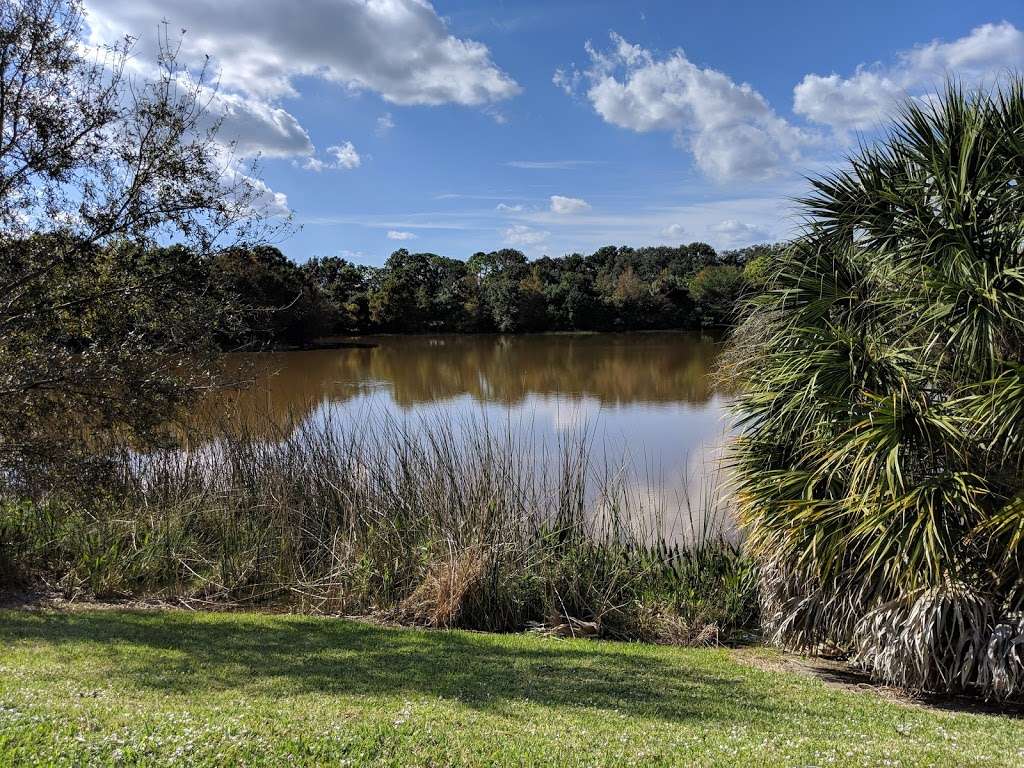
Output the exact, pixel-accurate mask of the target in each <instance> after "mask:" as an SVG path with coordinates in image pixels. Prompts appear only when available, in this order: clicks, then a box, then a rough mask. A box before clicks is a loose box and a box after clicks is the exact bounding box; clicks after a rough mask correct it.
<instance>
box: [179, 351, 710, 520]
mask: <svg viewBox="0 0 1024 768" xmlns="http://www.w3.org/2000/svg"><path fill="white" fill-rule="evenodd" d="M361 341H362V342H365V343H367V344H373V345H374V346H366V347H361V348H343V349H330V350H316V351H303V352H281V353H268V354H259V355H244V356H236V357H233V358H229V359H228V360H227V361H226V365H227V366H228V370H229V371H231V372H232V373H233V374H234V375H236V376H237V377H238V378H239V380H243V379H244V380H248V381H249V382H250V384H249V385H248V386H245V387H241V388H238V389H234V390H230V391H226V392H221V393H218V394H217V395H215V396H211V397H210V398H208V399H207V400H206V401H205V402H204V403H203V404H202V405H201V407H200V408H198V409H197V411H196V412H195V413H194V414H192V416H193V419H191V421H193V422H194V423H193V424H192V431H193V434H195V432H196V429H197V428H198V431H199V432H202V427H203V425H204V424H205V425H209V424H213V423H217V422H220V421H221V420H222V419H223V418H224V417H228V418H229V419H230V420H231V421H233V422H235V423H236V424H241V425H243V426H245V427H246V428H247V429H248V430H250V431H251V432H252V433H253V434H255V435H256V436H257V437H261V438H263V439H268V440H273V439H280V438H282V437H285V436H287V435H288V434H290V433H292V432H293V430H294V429H295V428H296V427H297V426H298V425H300V424H304V423H305V424H320V423H321V422H325V423H326V422H330V423H331V424H337V425H339V426H340V427H343V428H344V427H347V426H349V425H351V424H353V423H367V420H368V419H369V418H371V416H370V414H371V413H372V414H373V415H374V416H381V415H384V416H387V417H389V418H397V419H400V420H406V421H408V420H416V419H421V418H427V419H429V418H435V417H440V418H444V419H449V420H454V421H465V420H466V419H480V418H483V419H485V420H487V421H488V422H490V423H496V422H504V423H506V424H508V423H513V424H515V425H518V426H516V429H519V430H524V429H528V430H529V431H530V432H531V433H532V436H533V439H535V440H537V441H538V444H540V445H547V446H550V445H552V444H553V443H554V442H556V441H557V440H558V438H559V436H560V435H564V434H566V433H567V431H570V430H576V431H578V430H580V429H586V430H587V431H588V433H589V434H590V435H591V437H592V439H593V442H594V444H595V446H596V447H597V449H598V452H599V453H602V454H604V455H605V456H607V457H610V461H612V462H613V463H614V462H621V463H624V464H625V465H627V466H628V468H629V471H630V472H632V474H633V480H632V491H633V492H635V494H636V495H637V498H638V501H643V502H644V505H645V507H647V508H649V509H650V508H651V507H652V502H653V505H654V506H660V507H661V511H663V512H667V513H668V514H669V515H672V514H678V513H679V512H680V511H682V510H683V508H684V507H685V506H686V502H685V498H684V495H685V494H686V493H687V492H689V493H690V495H691V501H692V502H694V503H696V504H698V505H699V503H700V501H699V499H698V498H695V489H694V488H693V483H692V481H693V478H695V477H696V478H700V477H702V476H703V477H705V478H706V471H705V470H706V465H707V463H708V458H709V457H711V456H713V455H715V452H716V451H717V448H718V446H720V444H721V441H722V437H723V432H724V428H725V427H724V422H723V415H722V414H723V405H724V402H725V398H724V397H723V396H721V395H720V394H718V393H716V392H715V390H714V388H713V387H712V385H711V383H710V378H709V373H710V371H711V370H712V368H713V366H714V364H715V360H716V357H717V355H718V353H719V350H720V343H719V342H718V341H717V340H716V339H713V338H711V337H707V336H699V335H694V334H689V333H636V334H626V333H624V334H564V335H537V336H434V337H430V336H416V337H379V338H372V339H370V338H368V339H362V340H361ZM599 458H600V457H599ZM686 476H689V478H690V487H687V481H686V480H685V479H684V478H685V477H686ZM705 484H706V481H705ZM696 490H697V493H696V495H697V496H699V495H700V490H701V489H699V488H698V489H696Z"/></svg>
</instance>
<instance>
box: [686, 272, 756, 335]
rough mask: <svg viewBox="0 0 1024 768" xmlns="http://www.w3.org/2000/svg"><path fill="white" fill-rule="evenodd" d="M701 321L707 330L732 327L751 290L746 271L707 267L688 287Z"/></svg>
mask: <svg viewBox="0 0 1024 768" xmlns="http://www.w3.org/2000/svg"><path fill="white" fill-rule="evenodd" d="M687 286H688V288H689V292H690V298H691V299H692V300H693V304H694V308H695V310H696V312H697V317H698V318H700V324H701V325H703V326H718V327H721V326H729V325H732V324H733V322H734V321H735V319H736V313H737V311H738V309H739V300H740V297H741V296H742V295H743V292H744V290H745V289H746V287H747V281H746V280H745V278H744V271H743V270H742V269H740V268H739V267H734V266H730V265H726V264H722V265H717V266H710V267H704V268H703V269H702V270H700V272H698V273H697V274H695V275H694V276H693V277H692V278H690V280H689V282H688V283H687Z"/></svg>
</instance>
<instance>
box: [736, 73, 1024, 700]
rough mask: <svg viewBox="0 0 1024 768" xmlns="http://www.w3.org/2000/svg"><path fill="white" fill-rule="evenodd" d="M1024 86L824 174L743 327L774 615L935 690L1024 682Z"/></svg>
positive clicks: (792, 636)
mask: <svg viewBox="0 0 1024 768" xmlns="http://www.w3.org/2000/svg"><path fill="white" fill-rule="evenodd" d="M1022 172H1024V84H1022V82H1021V80H1019V79H1018V80H1014V82H1013V83H1012V84H1010V85H1009V86H1008V87H1006V88H1004V89H1002V90H997V91H994V92H992V93H988V94H973V95H965V94H964V93H963V92H961V91H960V90H959V89H958V88H957V87H956V86H952V85H951V86H949V88H948V89H947V90H946V91H945V92H944V93H943V94H941V95H940V96H939V97H938V98H936V99H934V100H933V101H931V102H928V103H909V104H907V105H906V106H905V107H904V108H903V110H902V112H901V113H900V114H899V117H898V119H897V120H896V122H895V123H894V125H893V126H892V128H891V129H890V130H889V132H888V133H887V134H886V135H885V137H884V139H883V140H881V141H880V142H879V143H878V144H877V146H871V147H863V148H862V149H861V150H860V151H859V152H858V153H857V154H856V155H854V156H853V157H851V158H850V159H849V167H848V168H847V169H846V170H841V171H836V172H834V173H832V174H831V175H828V176H825V177H823V178H819V179H816V180H814V181H813V182H812V184H813V190H814V191H813V193H812V195H811V196H809V197H808V198H807V199H805V200H803V201H801V204H802V206H803V208H804V211H805V213H806V215H807V218H808V219H809V220H811V221H812V222H813V224H812V225H811V226H810V227H809V228H808V229H807V231H806V232H805V234H804V236H803V237H802V238H801V239H800V240H799V241H798V242H796V243H795V244H794V245H793V247H791V248H790V249H789V250H788V251H787V252H785V253H784V254H782V255H778V256H776V257H775V260H774V263H773V265H772V268H771V270H770V271H771V275H772V277H771V278H770V280H769V282H768V286H767V288H766V289H765V290H764V292H763V293H762V294H761V295H759V296H757V297H756V298H755V299H753V300H752V301H751V302H750V303H749V306H748V308H747V314H746V319H745V320H744V322H743V323H742V325H741V326H740V327H739V328H738V329H737V331H736V333H735V337H734V341H733V348H732V352H731V353H730V362H729V363H728V364H727V366H728V367H727V370H728V371H731V372H732V373H734V374H735V375H736V376H737V377H738V380H739V381H740V382H741V383H742V384H743V387H744V392H743V394H742V395H741V396H740V398H739V399H738V402H737V406H736V407H737V413H738V415H739V423H740V427H741V432H742V434H741V437H740V438H739V440H738V442H737V445H736V448H735V453H734V461H735V464H736V467H737V469H738V472H739V504H740V513H741V516H742V519H743V521H744V524H745V526H746V529H747V531H748V532H749V535H750V543H751V545H752V547H753V551H754V552H756V554H757V555H758V556H759V557H760V559H761V561H762V565H763V570H762V573H763V584H762V586H763V593H762V594H763V598H764V606H763V607H764V620H765V622H766V625H767V627H768V629H769V630H770V632H771V633H772V634H773V636H774V637H775V638H776V639H777V640H779V641H780V642H782V643H785V644H787V645H794V646H800V647H804V648H815V647H820V646H821V645H822V644H826V645H829V646H834V647H838V648H839V649H841V650H843V651H846V652H849V653H851V654H853V658H854V660H855V661H856V662H858V663H859V664H861V665H863V666H864V667H865V668H866V669H868V670H870V671H871V672H872V673H873V674H874V675H875V676H876V677H877V678H879V679H881V680H884V681H886V682H889V683H892V684H896V685H900V686H904V687H906V688H913V689H930V690H942V691H952V690H964V689H966V690H975V691H981V692H984V693H985V694H987V695H996V696H1001V697H1018V698H1019V697H1021V696H1022V695H1024V666H1022V665H1024V632H1022V631H1021V628H1022V627H1021V617H1022V614H1021V610H1022V608H1024V604H1022V601H1024V589H1022V587H1024V581H1022V571H1021V562H1022V555H1024V549H1022V547H1021V544H1022V537H1024V477H1022V470H1024V451H1022V447H1024V445H1022V438H1024V360H1022V353H1024V253H1022V247H1024V191H1022V187H1021V179H1022V178H1024V177H1022Z"/></svg>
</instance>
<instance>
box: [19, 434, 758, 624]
mask: <svg viewBox="0 0 1024 768" xmlns="http://www.w3.org/2000/svg"><path fill="white" fill-rule="evenodd" d="M264 430H265V427H263V428H261V432H260V434H261V439H256V438H255V437H254V436H253V435H252V434H250V433H249V432H248V431H247V429H246V428H244V427H240V426H238V424H226V423H225V424H223V425H220V426H219V427H218V428H217V429H216V430H215V435H216V439H214V440H213V441H211V442H208V443H206V444H205V445H204V446H202V447H198V448H194V449H192V450H181V449H176V450H163V451H155V452H150V453H146V454H144V455H139V454H137V453H133V452H130V451H127V450H120V451H117V452H116V453H115V454H114V462H115V471H114V473H113V474H114V476H115V477H116V482H115V483H113V484H112V486H111V487H110V488H108V489H106V490H105V491H104V492H103V493H99V492H90V493H89V494H77V495H76V498H75V499H72V498H69V497H68V495H67V493H66V492H59V491H54V490H52V489H44V490H43V491H39V492H36V493H33V494H30V496H31V498H30V499H29V500H25V499H24V498H22V499H19V500H15V498H14V497H13V496H12V495H11V494H7V496H6V497H5V499H6V500H5V501H4V503H3V507H2V513H0V567H3V568H4V569H5V571H6V573H7V574H8V577H9V578H18V579H21V580H23V581H31V582H36V583H39V582H42V583H44V584H46V585H48V586H49V587H50V588H52V589H58V590H60V591H62V592H63V593H65V594H67V595H79V594H88V595H95V596H99V597H108V596H142V595H145V596H152V597H158V598H162V599H167V600H182V601H187V602H190V603H192V604H206V605H211V604H212V605H218V606H241V605H244V606H252V605H262V606H275V607H286V608H288V609H291V610H301V611H307V612H313V613H332V614H337V613H341V614H364V615H365V614H373V615H377V616H381V617H384V618H387V619H390V620H394V621H399V622H403V623H409V624H417V625H425V626H433V627H463V628H472V629H480V630H495V631H513V630H520V629H523V628H527V627H531V626H536V627H541V628H545V629H548V630H554V631H561V632H564V633H569V634H576V633H577V632H579V633H583V634H596V635H599V636H601V637H609V638H618V639H643V640H649V641H655V642H676V643H704V642H712V641H715V640H717V639H720V638H722V637H728V636H734V635H735V633H736V632H737V631H740V630H746V629H748V628H751V627H754V626H756V621H757V615H756V605H757V600H756V595H755V591H756V581H757V579H756V575H755V573H754V569H753V567H752V565H751V563H750V561H749V560H748V559H747V557H746V556H745V555H744V553H743V551H742V548H741V547H740V545H739V544H738V543H737V542H736V541H735V539H734V538H733V537H732V535H731V534H730V530H729V526H728V524H727V521H726V517H727V515H726V512H725V507H726V505H725V504H724V500H723V499H722V498H721V497H720V496H719V495H718V494H717V492H716V489H717V488H718V486H719V483H718V478H717V477H715V476H714V473H711V474H709V475H708V477H705V478H703V481H702V482H703V485H704V487H703V488H694V492H693V493H692V494H690V493H689V489H688V493H687V501H688V506H687V509H688V517H689V520H688V521H687V522H686V525H684V526H682V528H683V530H674V531H672V530H669V529H670V526H669V525H668V524H667V523H666V519H665V517H666V516H665V514H664V510H663V509H659V508H658V507H657V505H656V504H654V505H650V504H645V503H644V502H642V501H640V500H638V499H637V494H636V493H635V492H634V491H633V490H632V489H633V488H634V487H635V485H634V480H635V479H636V478H634V477H633V476H632V474H631V473H630V472H628V471H625V469H624V465H618V464H615V463H613V462H610V461H609V460H607V457H606V454H604V453H601V454H600V455H598V452H597V451H595V444H594V441H593V440H592V435H590V434H589V433H587V431H586V430H585V429H584V430H580V431H578V432H576V433H573V434H571V435H570V436H567V437H565V438H563V439H561V440H559V441H558V442H557V443H555V444H542V441H540V440H538V439H537V438H536V437H535V435H534V433H533V432H532V431H531V430H530V429H529V428H526V429H523V428H521V425H513V424H510V423H505V424H502V425H497V426H496V425H494V424H489V423H487V422H485V421H479V420H478V421H469V422H464V423H460V424H454V423H452V422H450V421H444V420H428V421H420V422H417V423H416V424H414V425H410V424H408V423H400V422H398V421H396V420H394V419H389V418H368V419H365V420H363V421H362V426H356V427H350V428H342V427H341V426H340V425H338V424H335V423H332V421H331V420H330V419H329V418H328V419H326V420H320V421H318V420H315V419H314V420H307V421H306V422H304V423H303V424H301V425H298V426H296V427H295V428H294V429H288V430H287V431H284V432H281V433H280V434H279V435H278V436H277V439H272V440H267V439H266V438H265V434H266V433H265V431H264ZM94 490H95V489H94ZM83 497H86V498H85V499H83Z"/></svg>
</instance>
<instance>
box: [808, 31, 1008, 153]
mask: <svg viewBox="0 0 1024 768" xmlns="http://www.w3.org/2000/svg"><path fill="white" fill-rule="evenodd" d="M1022 66H1024V32H1021V30H1019V29H1017V28H1016V27H1015V26H1014V25H1013V24H1010V23H1009V22H1005V21H1004V22H1002V23H1000V24H983V25H982V26H980V27H976V28H975V29H973V30H972V31H971V32H970V33H969V34H968V35H966V36H964V37H961V38H959V39H957V40H954V41H952V42H942V41H939V40H933V41H932V42H930V43H928V44H926V45H919V46H917V47H915V48H913V49H911V50H909V51H904V52H902V53H900V54H898V55H897V57H896V61H895V63H894V64H892V65H890V66H884V65H882V64H874V65H871V66H865V65H861V66H860V67H858V68H857V70H856V71H855V72H854V73H853V74H852V75H851V76H849V77H842V76H840V75H838V74H836V73H832V74H830V75H817V74H809V75H807V76H806V77H804V79H803V80H802V81H800V83H798V84H797V86H796V87H795V88H794V89H793V110H794V111H795V112H796V113H797V114H800V115H803V116H804V117H806V118H808V119H809V120H813V121H814V122H817V123H821V124H823V125H828V126H831V127H832V128H833V129H835V130H836V131H837V132H838V133H845V132H847V131H850V130H864V129H868V128H872V127H874V126H876V125H878V124H879V122H880V121H882V119H883V118H884V117H885V116H886V114H888V113H889V112H891V110H892V109H893V107H894V105H895V104H896V103H898V102H899V101H902V100H904V99H906V98H908V97H921V96H925V95H927V94H928V93H929V92H930V91H934V90H935V89H936V88H937V87H941V85H942V83H943V81H944V80H945V78H946V77H947V76H953V77H955V78H957V79H959V80H960V81H962V82H963V83H965V84H966V85H968V86H969V87H972V86H977V85H981V84H991V83H992V82H994V81H995V80H996V79H998V78H999V77H1000V76H1001V75H1003V74H1004V73H1005V72H1007V71H1009V70H1011V69H1014V68H1020V67H1022Z"/></svg>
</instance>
